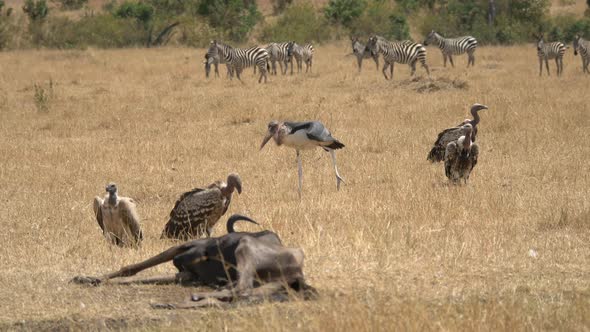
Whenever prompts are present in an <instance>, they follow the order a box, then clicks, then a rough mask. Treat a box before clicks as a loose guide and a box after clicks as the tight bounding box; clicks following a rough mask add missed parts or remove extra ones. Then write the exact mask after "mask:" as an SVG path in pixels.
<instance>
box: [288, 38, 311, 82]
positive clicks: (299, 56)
mask: <svg viewBox="0 0 590 332" xmlns="http://www.w3.org/2000/svg"><path fill="white" fill-rule="evenodd" d="M287 56H289V57H291V58H292V57H295V60H296V61H297V72H298V73H299V72H300V71H303V64H302V62H305V72H306V73H307V71H308V70H309V71H311V65H312V60H313V45H311V44H305V45H303V46H300V45H298V44H297V43H295V42H293V41H291V42H289V44H288V46H287ZM291 75H293V66H291Z"/></svg>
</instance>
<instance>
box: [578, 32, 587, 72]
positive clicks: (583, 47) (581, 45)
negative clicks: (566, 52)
mask: <svg viewBox="0 0 590 332" xmlns="http://www.w3.org/2000/svg"><path fill="white" fill-rule="evenodd" d="M578 52H579V53H580V57H581V58H582V71H583V72H584V73H586V74H590V70H588V64H589V63H590V41H587V40H585V39H584V38H582V37H580V35H576V37H575V38H574V55H578Z"/></svg>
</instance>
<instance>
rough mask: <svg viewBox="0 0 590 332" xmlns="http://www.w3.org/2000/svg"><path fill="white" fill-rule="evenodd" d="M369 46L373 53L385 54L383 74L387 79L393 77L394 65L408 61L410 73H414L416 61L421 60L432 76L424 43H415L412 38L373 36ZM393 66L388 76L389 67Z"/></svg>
mask: <svg viewBox="0 0 590 332" xmlns="http://www.w3.org/2000/svg"><path fill="white" fill-rule="evenodd" d="M367 47H368V48H369V49H370V50H371V54H379V53H381V54H383V61H384V62H385V64H384V66H383V70H382V71H383V76H385V79H393V65H394V64H395V63H396V62H398V63H406V64H408V65H409V66H410V68H411V69H412V73H411V74H410V75H414V73H415V72H416V62H417V61H420V63H421V64H422V67H424V69H426V73H427V74H428V76H430V70H429V69H428V65H427V64H426V48H424V46H422V44H418V43H414V42H413V41H410V40H404V41H401V42H390V41H387V40H386V39H385V38H382V37H379V36H373V37H371V38H369V42H368V43H367ZM388 66H391V69H390V72H391V74H390V76H391V77H389V78H388V77H387V73H386V70H387V67H388Z"/></svg>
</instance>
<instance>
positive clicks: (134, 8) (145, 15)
mask: <svg viewBox="0 0 590 332" xmlns="http://www.w3.org/2000/svg"><path fill="white" fill-rule="evenodd" d="M114 15H115V16H116V17H119V18H134V19H136V20H137V21H138V22H141V23H142V24H143V25H144V26H147V25H148V23H149V21H150V20H151V19H152V17H153V16H154V8H153V7H152V6H150V5H148V4H146V3H143V2H129V1H125V2H123V3H122V4H121V5H120V6H119V7H118V8H117V9H116V10H115V12H114Z"/></svg>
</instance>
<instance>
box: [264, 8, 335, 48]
mask: <svg viewBox="0 0 590 332" xmlns="http://www.w3.org/2000/svg"><path fill="white" fill-rule="evenodd" d="M262 39H265V40H272V41H287V40H296V41H299V42H310V41H315V42H320V43H321V42H324V41H327V40H329V39H330V29H329V25H328V22H327V21H325V20H324V19H323V18H322V17H321V16H320V15H318V14H317V13H316V11H315V9H314V8H313V6H312V5H311V4H310V3H302V4H295V5H292V6H290V7H289V8H287V9H286V10H285V12H284V13H283V15H282V16H281V17H280V18H279V19H278V20H277V21H276V22H275V23H274V24H272V25H269V26H266V27H264V28H263V30H262Z"/></svg>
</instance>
